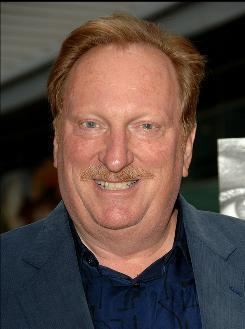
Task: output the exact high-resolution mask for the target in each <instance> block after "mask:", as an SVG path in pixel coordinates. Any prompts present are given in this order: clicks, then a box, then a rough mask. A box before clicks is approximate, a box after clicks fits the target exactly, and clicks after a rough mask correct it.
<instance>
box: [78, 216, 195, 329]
mask: <svg viewBox="0 0 245 329" xmlns="http://www.w3.org/2000/svg"><path fill="white" fill-rule="evenodd" d="M71 229H72V234H73V238H74V242H75V247H76V252H77V257H78V262H79V267H80V271H81V278H82V281H83V286H84V290H85V294H86V297H87V302H88V306H89V309H90V312H91V316H92V320H93V323H94V327H95V329H177V328H178V329H180V328H181V329H182V328H183V329H200V328H201V318H200V312H199V305H198V298H197V292H196V287H195V280H194V275H193V270H192V265H191V259H190V255H189V252H188V246H187V242H186V236H185V231H184V225H183V222H182V216H181V211H179V215H178V221H177V227H176V234H175V241H174V245H173V248H172V250H171V251H170V252H168V253H167V254H166V255H164V256H163V257H161V258H160V259H158V260H157V261H155V262H154V263H153V264H151V265H150V266H149V267H147V268H146V269H145V270H144V271H143V272H142V273H141V274H140V275H139V276H137V277H136V278H134V279H132V278H130V277H129V276H127V275H125V274H123V273H120V272H117V271H114V270H112V269H110V268H107V267H105V266H101V265H100V264H99V263H98V261H97V259H96V257H95V256H94V255H93V253H92V252H91V251H90V250H88V249H87V248H86V247H85V246H84V245H83V243H82V242H81V240H80V239H79V237H78V235H77V233H76V231H75V228H74V226H73V224H72V222H71Z"/></svg>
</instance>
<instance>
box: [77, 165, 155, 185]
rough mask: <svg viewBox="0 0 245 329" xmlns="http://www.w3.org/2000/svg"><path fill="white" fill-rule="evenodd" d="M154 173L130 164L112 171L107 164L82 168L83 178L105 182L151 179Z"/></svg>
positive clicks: (81, 177)
mask: <svg viewBox="0 0 245 329" xmlns="http://www.w3.org/2000/svg"><path fill="white" fill-rule="evenodd" d="M153 177H154V175H153V174H152V173H151V172H149V171H146V170H144V169H141V168H136V167H133V166H128V167H126V168H124V169H122V170H121V171H120V172H117V173H115V172H111V171H109V170H108V169H107V168H106V167H105V166H103V165H98V166H89V167H88V168H87V169H85V170H82V171H81V174H80V179H81V180H91V179H95V180H103V181H105V182H108V181H114V182H127V181H132V180H138V179H151V178H153Z"/></svg>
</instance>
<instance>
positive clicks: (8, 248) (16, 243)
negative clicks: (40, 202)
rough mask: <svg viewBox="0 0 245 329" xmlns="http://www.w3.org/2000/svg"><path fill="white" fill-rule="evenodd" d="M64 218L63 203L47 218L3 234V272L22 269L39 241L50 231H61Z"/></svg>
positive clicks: (65, 214)
mask: <svg viewBox="0 0 245 329" xmlns="http://www.w3.org/2000/svg"><path fill="white" fill-rule="evenodd" d="M62 216H63V217H64V218H66V217H67V213H66V210H65V207H64V205H63V202H61V203H60V204H59V205H58V206H57V207H56V208H55V209H54V210H53V211H52V212H51V213H50V214H49V215H48V216H47V217H46V218H44V219H41V220H38V221H36V222H34V223H32V224H29V225H25V226H22V227H19V228H17V229H14V230H11V231H9V232H6V233H3V234H1V263H2V266H1V270H2V271H4V272H10V273H11V271H13V270H14V269H15V270H16V269H17V268H18V267H20V266H21V265H20V264H22V258H23V256H24V255H25V254H26V253H31V252H32V250H33V248H34V246H35V245H36V241H37V240H38V241H39V242H40V240H41V239H42V237H43V236H44V234H45V233H46V232H48V231H52V232H56V231H58V230H59V226H61V225H62V223H64V220H63V221H62V218H61V217H62ZM43 233H44V234H43ZM45 236H47V234H45ZM52 237H53V238H55V237H54V236H53V235H52V234H50V239H52Z"/></svg>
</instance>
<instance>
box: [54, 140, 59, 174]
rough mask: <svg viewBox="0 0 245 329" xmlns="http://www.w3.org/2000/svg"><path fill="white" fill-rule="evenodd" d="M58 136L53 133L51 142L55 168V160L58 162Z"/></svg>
mask: <svg viewBox="0 0 245 329" xmlns="http://www.w3.org/2000/svg"><path fill="white" fill-rule="evenodd" d="M57 139H58V137H57V135H56V134H55V136H54V142H53V147H54V148H53V156H54V167H55V168H57V162H58V159H57V158H58V148H59V144H58V140H57Z"/></svg>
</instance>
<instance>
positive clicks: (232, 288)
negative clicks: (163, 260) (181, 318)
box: [181, 198, 245, 329]
mask: <svg viewBox="0 0 245 329" xmlns="http://www.w3.org/2000/svg"><path fill="white" fill-rule="evenodd" d="M181 204H182V209H183V221H184V225H185V230H186V236H187V241H188V246H189V250H190V256H191V260H192V266H193V271H194V275H195V281H196V288H197V294H198V299H199V305H200V312H201V318H202V325H203V329H211V328H212V329H220V328H222V329H244V328H245V317H244V310H245V297H244V284H245V282H244V267H243V268H242V266H244V263H245V262H244V259H245V252H244V250H242V248H239V245H238V246H235V245H234V244H233V243H232V242H231V241H230V240H228V238H227V237H226V236H225V235H224V233H223V232H222V229H221V227H222V226H221V225H222V223H221V222H217V221H220V220H221V221H222V220H223V221H225V220H224V219H223V218H222V219H220V218H218V217H215V216H214V215H211V214H210V213H207V212H206V213H204V212H200V211H197V210H196V209H195V208H193V207H192V206H190V205H189V204H187V202H186V201H184V199H183V198H181ZM215 221H216V222H217V224H216V222H215ZM220 224H221V225H220ZM241 264H243V265H241Z"/></svg>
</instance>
